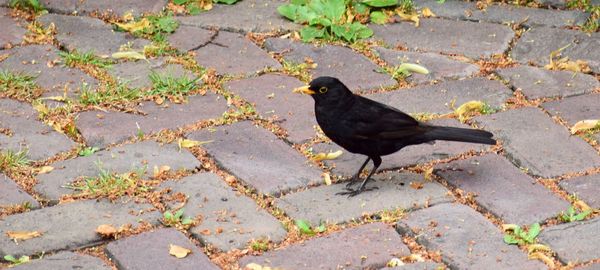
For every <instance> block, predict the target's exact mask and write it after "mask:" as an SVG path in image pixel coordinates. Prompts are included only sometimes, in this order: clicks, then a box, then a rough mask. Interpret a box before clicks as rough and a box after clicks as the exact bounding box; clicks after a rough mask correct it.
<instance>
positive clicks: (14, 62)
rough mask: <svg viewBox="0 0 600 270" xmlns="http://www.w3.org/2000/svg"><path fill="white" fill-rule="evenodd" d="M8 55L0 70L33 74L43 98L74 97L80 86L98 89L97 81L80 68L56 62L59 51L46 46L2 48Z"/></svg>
mask: <svg viewBox="0 0 600 270" xmlns="http://www.w3.org/2000/svg"><path fill="white" fill-rule="evenodd" d="M3 53H8V54H9V55H10V56H9V57H8V58H7V59H6V60H4V61H2V62H0V70H1V69H4V70H9V71H11V72H13V73H24V74H28V75H30V76H34V77H36V78H35V82H36V83H37V84H38V85H39V86H40V87H42V88H43V89H45V90H46V92H45V93H44V94H42V97H48V96H61V97H62V96H63V95H65V87H66V95H67V96H69V97H76V96H77V95H78V94H79V93H80V90H81V88H82V87H83V86H86V87H87V88H88V89H97V88H98V81H97V80H96V79H94V78H92V77H91V76H89V75H87V74H85V73H84V72H83V71H81V70H79V69H74V68H68V67H65V66H63V65H61V64H55V62H56V61H58V60H61V58H60V56H59V55H58V50H56V49H55V48H54V47H52V46H49V45H29V46H23V47H18V48H13V49H11V50H6V51H3Z"/></svg>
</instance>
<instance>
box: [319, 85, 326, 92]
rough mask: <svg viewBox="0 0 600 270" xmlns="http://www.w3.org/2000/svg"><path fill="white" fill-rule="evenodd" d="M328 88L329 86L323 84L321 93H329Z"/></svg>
mask: <svg viewBox="0 0 600 270" xmlns="http://www.w3.org/2000/svg"><path fill="white" fill-rule="evenodd" d="M327 90H328V89H327V87H325V86H323V87H321V88H319V93H321V94H325V93H327Z"/></svg>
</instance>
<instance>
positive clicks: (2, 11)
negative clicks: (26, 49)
mask: <svg viewBox="0 0 600 270" xmlns="http://www.w3.org/2000/svg"><path fill="white" fill-rule="evenodd" d="M0 25H2V31H0V50H2V49H4V48H6V47H11V46H12V45H16V44H19V43H21V41H22V40H23V36H24V35H25V33H26V31H25V28H23V27H21V26H20V23H19V22H18V20H16V19H13V18H11V16H10V10H9V9H7V8H0Z"/></svg>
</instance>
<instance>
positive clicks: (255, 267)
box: [244, 263, 263, 270]
mask: <svg viewBox="0 0 600 270" xmlns="http://www.w3.org/2000/svg"><path fill="white" fill-rule="evenodd" d="M246 269H247V270H263V267H262V265H260V264H258V263H249V264H246V266H245V267H244V270H246Z"/></svg>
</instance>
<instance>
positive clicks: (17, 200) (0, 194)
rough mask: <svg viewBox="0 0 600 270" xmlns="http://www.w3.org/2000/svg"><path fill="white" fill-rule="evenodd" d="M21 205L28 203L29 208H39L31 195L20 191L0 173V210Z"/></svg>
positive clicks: (10, 180)
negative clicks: (4, 207)
mask: <svg viewBox="0 0 600 270" xmlns="http://www.w3.org/2000/svg"><path fill="white" fill-rule="evenodd" d="M23 203H29V205H30V206H31V208H38V207H40V204H39V203H38V202H37V201H36V200H35V199H34V198H33V197H31V195H29V194H27V193H26V192H25V191H23V190H21V189H20V188H19V186H18V185H17V184H16V183H15V182H14V181H13V180H12V179H10V178H8V176H6V175H4V174H3V173H0V208H2V207H3V206H12V205H20V204H23Z"/></svg>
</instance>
